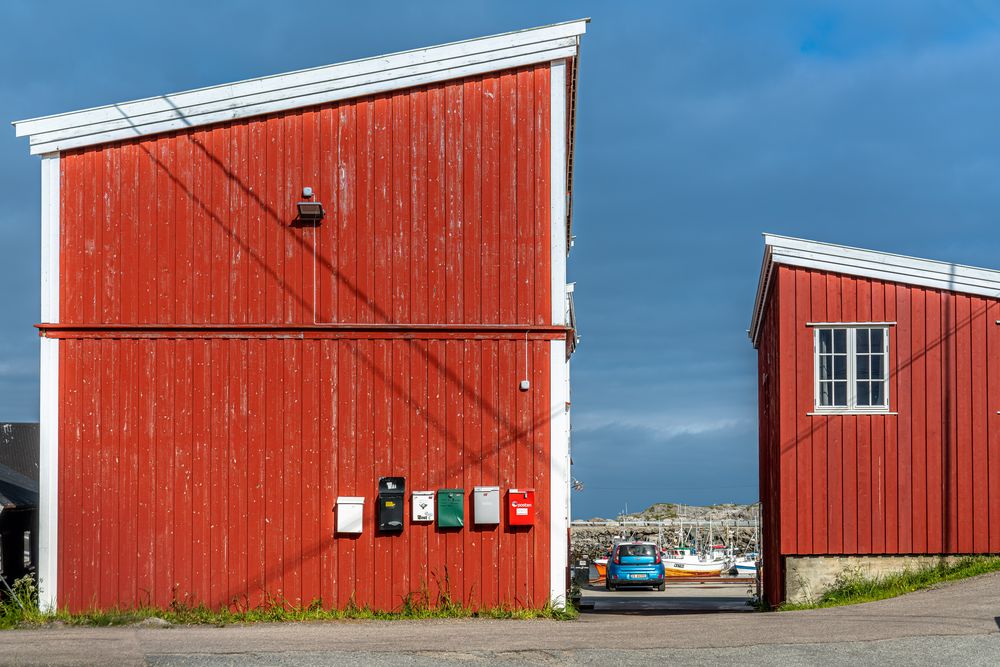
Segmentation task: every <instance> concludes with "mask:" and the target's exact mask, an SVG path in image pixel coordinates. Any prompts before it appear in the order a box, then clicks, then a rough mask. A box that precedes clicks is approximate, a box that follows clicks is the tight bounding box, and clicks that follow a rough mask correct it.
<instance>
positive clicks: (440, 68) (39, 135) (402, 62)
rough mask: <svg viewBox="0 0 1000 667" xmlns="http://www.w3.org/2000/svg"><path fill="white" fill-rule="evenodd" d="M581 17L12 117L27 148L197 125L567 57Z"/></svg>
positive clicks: (49, 148) (575, 44)
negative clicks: (80, 107)
mask: <svg viewBox="0 0 1000 667" xmlns="http://www.w3.org/2000/svg"><path fill="white" fill-rule="evenodd" d="M589 22H590V19H589V18H582V19H576V20H573V21H565V22H562V23H553V24H550V25H545V26H539V27H535V28H527V29H524V30H517V31H513V32H506V33H500V34H496V35H489V36H485V37H477V38H473V39H467V40H462V41H458V42H451V43H448V44H442V45H438V46H430V47H425V48H419V49H411V50H408V51H400V52H397V53H392V54H387V55H380V56H374V57H370V58H362V59H358V60H351V61H347V62H342V63H337V64H333V65H325V66H320V67H314V68H309V69H303V70H297V71H293V72H287V73H283V74H273V75H269V76H264V77H258V78H254V79H246V80H243V81H237V82H233V83H225V84H221V85H215V86H208V87H204V88H197V89H193V90H187V91H182V92H178V93H170V94H166V95H160V96H155V97H148V98H144V99H139V100H133V101H130V102H122V103H118V104H110V105H104V106H99V107H92V108H89V109H83V110H79V111H70V112H66V113H60V114H54V115H50V116H40V117H37V118H30V119H26V120H20V121H15V122H14V123H13V125H14V128H15V134H16V135H17V136H19V137H20V136H27V137H29V140H30V144H31V153H32V154H44V153H52V152H56V151H60V150H67V149H71V148H79V147H82V146H88V145H94V144H101V143H112V142H115V141H122V140H126V139H131V138H136V137H141V136H148V135H152V134H159V133H162V132H169V131H172V130H176V129H184V128H189V127H197V126H202V125H209V124H214V123H219V122H225V121H231V120H236V119H240V118H249V117H252V116H260V115H263V114H268V113H274V112H277V111H285V110H289V109H296V108H301V107H305V106H313V105H317V104H325V103H328V102H334V101H338V100H342V99H350V98H354V97H362V96H366V95H372V94H377V93H382V92H387V91H391V90H398V89H401V88H410V87H413V86H420V85H426V84H429V83H435V82H439V81H445V80H449V79H455V78H461V77H465V76H475V75H478V74H484V73H487V72H491V71H497V70H501V69H510V68H514V67H522V66H524V65H530V64H537V63H540V62H548V61H553V60H561V59H565V58H570V57H575V56H576V54H577V52H578V49H579V39H580V36H582V35H583V34H585V33H586V30H587V23H589Z"/></svg>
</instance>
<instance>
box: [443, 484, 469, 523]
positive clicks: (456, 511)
mask: <svg viewBox="0 0 1000 667" xmlns="http://www.w3.org/2000/svg"><path fill="white" fill-rule="evenodd" d="M437 501H438V502H437V525H438V528H461V527H462V526H464V525H465V489H438V498H437Z"/></svg>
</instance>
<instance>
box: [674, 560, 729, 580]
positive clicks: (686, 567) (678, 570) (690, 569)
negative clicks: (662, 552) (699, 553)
mask: <svg viewBox="0 0 1000 667" xmlns="http://www.w3.org/2000/svg"><path fill="white" fill-rule="evenodd" d="M724 568H725V563H671V562H669V561H664V562H663V569H664V570H665V572H666V575H667V576H668V577H718V576H721V575H722V570H723V569H724Z"/></svg>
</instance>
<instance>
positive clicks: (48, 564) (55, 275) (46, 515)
mask: <svg viewBox="0 0 1000 667" xmlns="http://www.w3.org/2000/svg"><path fill="white" fill-rule="evenodd" d="M59 202H60V199H59V154H58V153H53V154H49V155H44V156H42V285H41V296H42V298H41V316H42V322H47V323H57V322H59ZM40 347H41V350H40V356H39V396H38V398H39V405H38V422H39V423H38V439H39V457H38V495H39V512H38V602H39V606H40V607H41V608H42V609H44V610H54V609H55V608H56V600H57V593H58V589H57V584H58V578H59V568H58V565H59V563H58V555H59V548H58V547H59V513H58V509H59V502H58V500H59V340H58V339H55V338H42V339H41V346H40Z"/></svg>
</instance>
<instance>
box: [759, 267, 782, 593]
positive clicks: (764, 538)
mask: <svg viewBox="0 0 1000 667" xmlns="http://www.w3.org/2000/svg"><path fill="white" fill-rule="evenodd" d="M773 290H774V288H773V286H772V288H771V291H772V292H773ZM766 303H767V310H766V312H765V313H764V319H763V322H762V323H761V330H760V340H759V342H758V345H757V382H758V384H757V407H758V420H757V424H758V428H759V430H760V447H759V452H758V453H759V456H760V459H759V466H758V474H759V475H760V503H761V548H762V556H763V558H764V569H763V583H764V589H765V593H764V596H765V597H766V598H767V599H768V600H778V599H781V591H783V590H784V571H783V567H782V558H781V550H780V548H779V545H780V541H779V540H780V536H781V530H780V512H781V505H780V503H779V495H778V494H779V490H780V488H781V487H780V484H781V468H780V465H781V451H780V448H779V445H780V442H781V433H780V412H779V410H780V409H781V391H780V386H779V372H780V369H781V366H780V360H779V357H778V350H779V348H778V311H779V309H780V304H779V303H778V302H777V301H776V300H774V299H772V298H768V299H767V300H766Z"/></svg>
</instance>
